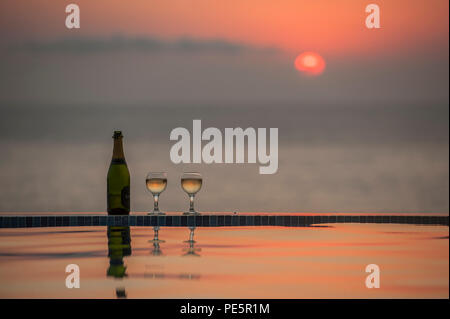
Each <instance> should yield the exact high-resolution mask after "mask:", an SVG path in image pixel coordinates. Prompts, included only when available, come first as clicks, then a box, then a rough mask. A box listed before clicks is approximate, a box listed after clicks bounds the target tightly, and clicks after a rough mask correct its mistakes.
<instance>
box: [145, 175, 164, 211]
mask: <svg viewBox="0 0 450 319" xmlns="http://www.w3.org/2000/svg"><path fill="white" fill-rule="evenodd" d="M145 184H146V186H147V189H148V190H149V191H150V192H151V193H152V195H153V212H151V213H149V215H165V214H164V213H163V212H161V211H160V210H159V195H160V194H161V193H162V192H164V190H165V189H166V187H167V173H165V172H156V173H152V172H150V173H148V175H147V178H146V179H145Z"/></svg>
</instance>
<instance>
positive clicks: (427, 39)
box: [0, 0, 449, 55]
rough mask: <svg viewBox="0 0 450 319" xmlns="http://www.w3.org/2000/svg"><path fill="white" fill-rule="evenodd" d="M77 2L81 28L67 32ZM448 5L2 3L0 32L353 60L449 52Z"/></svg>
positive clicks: (361, 1) (203, 0)
mask: <svg viewBox="0 0 450 319" xmlns="http://www.w3.org/2000/svg"><path fill="white" fill-rule="evenodd" d="M72 2H73V3H77V4H79V5H80V9H81V29H80V30H67V29H66V28H65V27H64V20H65V15H66V14H65V12H64V11H65V6H66V5H67V4H69V3H72ZM370 3H377V4H378V5H379V6H380V9H381V26H382V29H380V30H369V29H366V28H365V25H364V21H365V17H366V15H367V14H366V13H365V6H366V5H368V4H370ZM448 6H449V4H448V1H447V0H431V1H423V0H396V1H379V0H378V1H369V0H341V1H332V0H328V1H327V0H315V1H307V0H304V1H301V0H280V1H273V0H240V1H234V0H230V1H211V0H196V1H194V2H192V1H188V0H171V1H150V0H130V1H127V2H124V1H123V0H96V1H91V0H77V1H75V0H74V1H68V0H67V1H54V0H31V1H30V0H27V1H26V0H2V1H1V3H0V35H2V38H4V37H5V36H6V37H7V38H9V39H10V38H15V39H18V38H19V39H20V38H22V37H32V38H34V39H36V40H37V39H40V38H45V37H54V36H63V35H73V34H75V33H78V34H79V35H110V34H123V35H149V36H157V37H163V38H167V37H179V36H190V37H195V38H223V39H228V40H230V41H238V42H242V43H247V44H254V45H258V46H276V47H280V48H281V49H283V50H286V51H289V52H293V53H295V52H299V51H304V50H314V51H318V52H320V53H321V54H325V55H341V54H342V55H354V54H360V53H370V52H374V53H375V52H376V53H380V52H385V53H387V54H389V53H390V52H391V51H396V50H398V49H400V50H409V49H411V48H412V49H414V48H415V49H418V48H420V49H424V48H425V49H426V48H429V47H435V46H436V45H437V47H438V48H440V49H442V48H445V49H447V48H448Z"/></svg>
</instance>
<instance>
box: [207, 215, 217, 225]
mask: <svg viewBox="0 0 450 319" xmlns="http://www.w3.org/2000/svg"><path fill="white" fill-rule="evenodd" d="M209 225H210V226H212V227H216V226H217V216H216V215H211V216H210V217H209Z"/></svg>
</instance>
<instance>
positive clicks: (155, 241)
mask: <svg viewBox="0 0 450 319" xmlns="http://www.w3.org/2000/svg"><path fill="white" fill-rule="evenodd" d="M148 242H149V243H165V242H166V241H165V240H164V239H150V240H149V241H148Z"/></svg>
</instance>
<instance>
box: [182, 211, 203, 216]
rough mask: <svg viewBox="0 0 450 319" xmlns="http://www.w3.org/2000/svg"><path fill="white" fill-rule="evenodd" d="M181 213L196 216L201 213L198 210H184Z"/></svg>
mask: <svg viewBox="0 0 450 319" xmlns="http://www.w3.org/2000/svg"><path fill="white" fill-rule="evenodd" d="M183 215H187V216H198V215H201V214H200V213H199V212H196V211H188V212H184V213H183Z"/></svg>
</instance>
